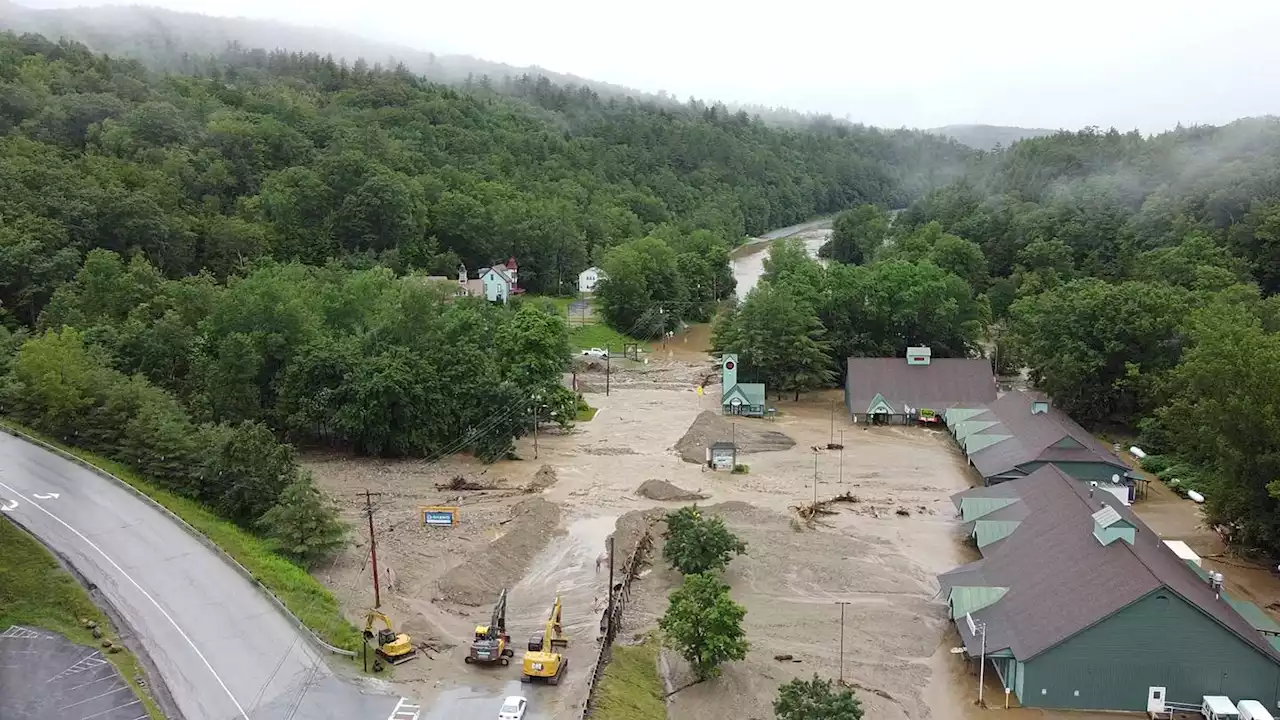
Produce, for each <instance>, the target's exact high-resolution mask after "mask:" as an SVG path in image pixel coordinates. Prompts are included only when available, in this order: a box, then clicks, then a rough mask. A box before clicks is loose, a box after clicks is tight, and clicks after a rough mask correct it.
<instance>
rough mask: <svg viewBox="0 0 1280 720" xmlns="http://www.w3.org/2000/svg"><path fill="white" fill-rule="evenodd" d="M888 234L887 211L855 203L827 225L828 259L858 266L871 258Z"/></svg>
mask: <svg viewBox="0 0 1280 720" xmlns="http://www.w3.org/2000/svg"><path fill="white" fill-rule="evenodd" d="M888 234H889V213H888V212H886V211H885V210H884V209H883V208H879V207H876V206H875V205H859V206H858V207H856V208H854V209H852V210H845V211H844V212H842V213H840V214H839V215H837V216H836V219H835V222H834V223H833V224H832V228H831V244H830V245H829V246H828V247H829V252H830V253H831V259H832V260H835V261H836V262H842V263H847V264H850V265H861V264H863V263H865V262H866V261H868V260H870V259H871V256H872V255H873V254H874V253H875V251H876V249H877V248H879V247H880V245H881V243H883V242H884V238H885V236H886V235H888Z"/></svg>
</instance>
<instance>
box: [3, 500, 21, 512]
mask: <svg viewBox="0 0 1280 720" xmlns="http://www.w3.org/2000/svg"><path fill="white" fill-rule="evenodd" d="M17 509H18V501H17V500H5V501H4V504H3V505H0V510H3V511H5V512H13V511H14V510H17Z"/></svg>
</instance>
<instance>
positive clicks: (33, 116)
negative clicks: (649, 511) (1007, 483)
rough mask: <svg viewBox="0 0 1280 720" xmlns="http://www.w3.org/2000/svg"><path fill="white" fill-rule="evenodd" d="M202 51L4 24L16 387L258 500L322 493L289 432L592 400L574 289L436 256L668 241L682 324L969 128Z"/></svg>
mask: <svg viewBox="0 0 1280 720" xmlns="http://www.w3.org/2000/svg"><path fill="white" fill-rule="evenodd" d="M187 60H188V61H189V62H188V66H187V68H186V69H188V70H191V71H192V72H193V73H196V74H182V73H177V74H158V73H157V72H156V71H154V70H150V69H147V68H146V67H144V66H143V65H142V64H141V63H139V62H138V61H136V60H126V59H121V58H116V57H108V56H103V55H95V54H94V53H93V52H91V51H89V50H88V49H87V48H86V47H84V46H83V45H79V44H76V43H72V42H58V43H54V42H50V41H48V40H46V39H44V38H42V37H40V36H35V35H23V36H21V37H17V36H14V35H11V34H3V35H0V219H2V222H0V312H2V313H3V315H2V320H3V328H4V331H3V338H0V339H2V340H3V345H4V346H5V348H6V349H7V350H8V351H9V352H7V353H6V354H5V361H4V362H5V365H6V369H7V371H8V372H7V375H6V376H5V379H4V382H3V387H0V405H2V408H3V411H4V412H5V413H6V414H7V415H9V416H10V417H13V418H17V419H19V420H21V421H23V422H25V423H27V424H28V425H30V426H32V427H34V428H36V429H38V430H40V431H42V432H45V433H48V434H50V435H52V436H54V437H56V438H58V439H61V440H64V441H67V442H71V443H73V444H77V445H81V446H83V447H86V448H89V449H91V450H95V451H97V452H100V453H102V454H105V455H107V456H110V457H113V458H117V459H120V460H123V461H125V462H128V463H130V464H132V465H134V466H135V467H137V468H138V469H140V470H141V471H142V472H143V473H144V474H145V475H147V476H148V477H151V478H152V479H154V480H156V481H158V482H160V483H161V484H162V485H164V486H165V487H167V488H169V489H171V490H173V491H175V492H178V493H180V494H183V495H187V496H190V497H194V498H196V499H199V500H201V501H203V502H206V503H207V504H209V505H210V506H212V507H214V508H215V509H217V510H219V511H221V512H222V513H223V514H224V515H225V516H227V517H229V518H232V519H234V520H236V521H237V522H240V523H242V524H245V525H247V526H252V525H253V524H254V523H256V522H257V520H258V518H260V517H262V516H263V514H264V513H265V512H267V511H268V510H269V509H270V508H272V507H273V505H274V503H276V502H277V499H279V500H280V502H282V503H283V502H293V503H302V504H304V505H305V504H307V503H312V504H314V503H315V502H317V501H316V500H315V494H314V493H313V492H311V491H310V487H309V484H308V483H309V480H308V479H307V478H306V477H305V476H302V475H299V473H298V470H297V466H296V464H295V462H294V460H293V450H292V448H291V447H290V446H289V445H287V444H281V442H282V441H284V442H288V443H305V444H321V445H326V446H331V447H335V448H341V449H346V450H351V451H355V452H361V453H370V454H378V455H414V456H428V457H434V456H438V455H441V454H446V453H453V452H459V451H469V452H473V453H475V454H476V455H478V456H480V457H482V458H485V459H493V458H499V457H503V456H504V455H506V454H508V453H509V452H511V450H512V448H513V442H512V441H513V439H514V438H517V437H520V436H521V435H523V434H524V433H525V432H527V431H528V430H529V429H530V428H531V427H532V425H533V423H534V422H535V421H536V420H539V419H540V420H542V421H543V422H561V423H567V422H570V421H571V419H572V417H573V415H574V411H575V409H576V398H574V397H573V395H572V394H571V393H569V392H568V391H567V390H565V389H564V387H563V382H562V373H563V372H564V371H565V370H566V369H567V363H568V358H569V347H568V342H567V329H566V326H565V322H564V319H563V317H562V316H560V315H558V314H557V313H556V312H555V311H554V309H552V310H550V311H548V310H546V309H544V308H543V307H542V304H541V303H539V302H538V301H536V300H533V301H525V302H512V303H510V304H509V305H508V306H506V307H503V306H490V305H487V304H485V303H484V302H482V301H481V300H479V299H473V298H461V299H460V298H455V297H454V296H453V295H454V293H453V289H452V288H454V287H456V286H454V285H451V284H450V283H437V282H434V281H430V280H428V279H426V277H425V276H426V275H446V276H450V277H452V276H454V274H455V273H456V272H457V269H458V267H459V265H465V266H466V267H468V268H470V269H471V271H472V277H474V276H475V271H476V270H477V269H479V268H482V267H485V266H488V265H491V264H493V263H495V262H498V261H502V260H505V259H506V258H507V257H512V256H514V257H516V258H518V262H519V266H520V276H519V277H520V285H521V286H522V287H523V288H524V289H526V290H528V291H530V293H544V294H556V293H559V292H562V291H566V290H570V289H572V287H573V283H574V281H575V280H576V278H577V274H578V272H579V271H580V270H582V269H583V268H585V267H587V266H588V264H590V263H592V262H593V261H601V262H602V258H603V257H604V256H605V255H606V254H607V253H608V251H609V250H610V249H618V250H619V251H621V250H622V249H623V248H625V247H630V246H631V244H633V243H639V244H644V245H646V246H647V247H649V248H650V249H653V250H654V251H655V252H658V253H659V254H662V253H672V254H673V255H672V256H673V257H677V258H679V262H680V273H679V276H678V277H676V278H669V279H670V280H671V282H670V283H669V284H668V285H666V286H664V287H665V288H666V290H669V291H670V292H671V293H674V295H673V296H672V297H679V298H680V299H681V302H680V303H676V304H672V305H670V306H668V308H667V310H666V311H665V312H664V313H662V319H661V322H659V323H656V324H654V325H652V326H647V327H643V328H639V327H638V328H636V330H637V331H643V332H656V331H658V330H660V329H661V328H662V327H663V326H665V325H667V324H674V323H677V322H679V321H680V320H681V318H684V317H705V316H708V315H709V313H710V308H711V306H712V305H713V304H714V303H715V302H716V301H717V300H718V299H719V298H723V297H725V296H727V295H728V294H729V293H731V292H732V290H733V287H732V285H733V284H732V277H731V276H729V275H728V274H727V271H728V266H727V253H728V250H729V248H730V247H732V246H733V245H734V244H736V243H738V242H740V241H741V240H742V238H743V237H744V235H746V234H748V233H757V232H761V231H763V230H766V229H768V228H771V227H774V226H780V225H787V224H790V223H795V222H798V221H802V220H805V219H808V218H810V217H813V216H814V215H817V214H821V213H827V212H832V211H835V210H838V209H840V208H843V207H849V206H852V205H855V204H858V203H864V202H876V203H884V204H890V205H897V204H903V203H906V202H908V201H909V200H910V199H911V198H912V197H913V196H914V195H916V194H918V193H919V192H920V191H921V190H923V189H925V187H926V186H927V185H928V184H929V183H931V182H935V181H936V180H937V179H938V178H941V177H945V176H946V175H945V173H948V172H954V171H955V170H956V169H957V168H958V167H959V166H960V165H961V164H962V163H963V162H964V161H965V159H966V152H967V151H966V150H964V149H963V148H961V147H959V146H958V145H955V144H953V143H944V142H941V141H939V140H938V139H936V138H933V137H929V136H925V135H921V134H917V133H905V132H894V133H882V132H879V131H876V130H872V129H865V128H854V127H849V126H845V125H841V126H839V127H822V128H814V129H811V130H779V129H774V128H771V127H769V126H767V125H766V124H764V123H762V122H760V121H758V120H754V119H752V118H750V117H748V116H746V115H745V114H742V113H730V112H728V111H727V110H725V108H724V107H723V106H719V105H703V104H701V103H693V104H689V105H684V106H667V105H663V106H657V105H651V104H645V103H641V102H638V101H635V100H630V99H624V100H619V99H616V98H611V99H603V98H601V97H600V96H598V95H597V94H596V93H595V92H594V91H593V90H591V89H589V88H584V87H579V86H559V85H555V84H552V83H551V82H550V81H548V80H547V79H546V78H536V79H535V78H531V77H521V78H516V79H510V80H507V81H505V82H502V83H497V82H491V81H489V80H487V79H485V78H480V79H478V80H477V82H475V83H474V84H473V85H472V86H471V87H470V88H469V89H466V88H463V89H458V88H450V87H447V86H443V85H437V84H432V83H430V82H427V81H425V80H423V79H421V78H420V77H417V76H415V75H413V74H411V73H410V72H409V71H407V70H406V69H405V68H403V67H397V68H393V69H380V68H376V67H370V66H368V65H367V64H366V63H364V62H354V63H352V64H350V65H348V64H346V63H343V62H336V61H333V60H331V59H328V58H324V57H320V56H318V55H300V54H289V53H285V52H271V53H268V52H264V51H261V50H239V49H236V48H230V49H227V50H226V51H225V52H223V53H221V54H220V55H219V56H218V57H202V58H196V57H195V56H193V55H188V56H187ZM635 257H639V256H635ZM726 277H727V278H728V279H727V280H726V279H725V278H726ZM704 288H705V289H704ZM661 299H662V298H658V297H652V298H648V299H646V300H645V301H646V302H648V301H650V300H652V301H657V300H661ZM289 488H293V489H292V490H290V489H289ZM280 512H284V513H285V514H288V515H290V516H294V517H310V516H313V515H315V514H316V513H319V512H320V511H319V510H316V509H315V508H314V507H312V508H310V509H307V508H304V509H302V510H298V509H296V508H295V509H290V510H287V511H285V510H282V511H280ZM303 555H305V553H303ZM303 559H305V557H303Z"/></svg>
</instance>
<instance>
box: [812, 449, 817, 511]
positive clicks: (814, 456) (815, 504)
mask: <svg viewBox="0 0 1280 720" xmlns="http://www.w3.org/2000/svg"><path fill="white" fill-rule="evenodd" d="M813 507H814V509H815V510H816V509H817V508H818V451H817V450H816V449H815V450H814V451H813Z"/></svg>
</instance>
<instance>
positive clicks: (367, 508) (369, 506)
mask: <svg viewBox="0 0 1280 720" xmlns="http://www.w3.org/2000/svg"><path fill="white" fill-rule="evenodd" d="M356 494H357V495H364V512H365V515H368V516H369V557H371V558H372V559H373V609H374V610H377V609H378V608H380V607H382V590H381V588H380V587H379V586H378V541H377V540H376V539H375V538H374V535H373V498H375V497H381V496H382V493H371V492H369V491H368V490H365V491H364V492H359V493H356Z"/></svg>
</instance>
